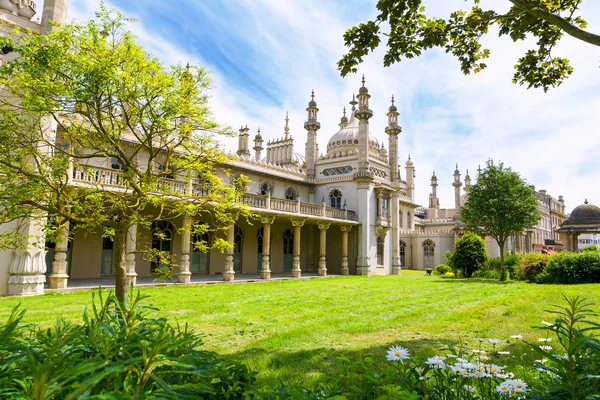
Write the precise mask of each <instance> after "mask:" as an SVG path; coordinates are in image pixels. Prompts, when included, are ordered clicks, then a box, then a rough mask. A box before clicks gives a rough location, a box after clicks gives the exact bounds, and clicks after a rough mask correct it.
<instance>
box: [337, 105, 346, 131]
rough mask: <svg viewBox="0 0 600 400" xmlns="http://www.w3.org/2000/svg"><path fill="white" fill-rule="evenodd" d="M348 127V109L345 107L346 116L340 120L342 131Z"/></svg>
mask: <svg viewBox="0 0 600 400" xmlns="http://www.w3.org/2000/svg"><path fill="white" fill-rule="evenodd" d="M346 125H348V117H346V107H344V115H343V116H342V118H340V124H339V127H340V129H344V128H345V127H346Z"/></svg>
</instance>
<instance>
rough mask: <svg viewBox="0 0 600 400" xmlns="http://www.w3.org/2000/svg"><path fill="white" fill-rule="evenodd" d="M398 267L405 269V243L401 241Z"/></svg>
mask: <svg viewBox="0 0 600 400" xmlns="http://www.w3.org/2000/svg"><path fill="white" fill-rule="evenodd" d="M400 265H401V266H402V268H404V267H406V243H405V242H404V241H403V240H401V241H400Z"/></svg>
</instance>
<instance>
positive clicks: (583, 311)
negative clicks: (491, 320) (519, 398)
mask: <svg viewBox="0 0 600 400" xmlns="http://www.w3.org/2000/svg"><path fill="white" fill-rule="evenodd" d="M563 297H564V298H565V301H566V303H567V304H566V305H560V306H557V305H554V306H552V310H550V311H549V312H551V313H552V314H554V315H555V316H556V318H555V319H554V322H553V323H545V324H544V326H538V327H537V328H538V329H540V330H542V331H544V332H545V333H546V338H548V339H551V340H552V342H550V344H552V345H553V346H554V349H549V348H545V347H542V346H537V345H533V349H534V351H536V352H537V353H538V354H540V356H541V358H542V359H543V360H545V362H543V363H538V366H537V368H538V369H539V370H540V371H544V372H546V373H545V374H543V380H542V384H543V386H544V387H545V388H546V390H545V395H546V396H547V397H545V398H552V399H596V398H598V397H599V396H600V340H599V336H598V333H599V332H600V324H598V323H597V322H596V321H591V320H590V318H594V319H597V317H598V314H596V313H595V312H593V311H592V309H591V308H590V307H591V304H590V303H589V302H588V301H586V300H585V299H582V298H580V297H573V298H567V297H566V296H563ZM550 347H552V346H550ZM556 347H559V349H556ZM552 350H554V351H552Z"/></svg>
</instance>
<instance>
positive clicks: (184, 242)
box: [177, 215, 192, 283]
mask: <svg viewBox="0 0 600 400" xmlns="http://www.w3.org/2000/svg"><path fill="white" fill-rule="evenodd" d="M191 239H192V218H191V217H189V216H187V215H186V216H184V217H183V232H182V234H181V259H180V260H179V274H178V275H177V281H178V282H179V283H190V281H191V277H192V273H191V272H190V249H191V246H192V243H191Z"/></svg>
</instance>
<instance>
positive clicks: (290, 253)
mask: <svg viewBox="0 0 600 400" xmlns="http://www.w3.org/2000/svg"><path fill="white" fill-rule="evenodd" d="M293 263H294V234H293V233H292V231H291V230H289V229H287V230H286V231H285V232H283V270H284V271H291V270H292V266H293Z"/></svg>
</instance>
